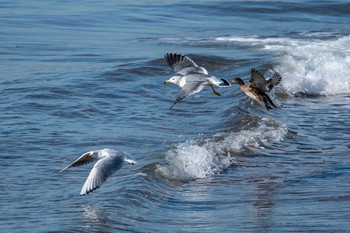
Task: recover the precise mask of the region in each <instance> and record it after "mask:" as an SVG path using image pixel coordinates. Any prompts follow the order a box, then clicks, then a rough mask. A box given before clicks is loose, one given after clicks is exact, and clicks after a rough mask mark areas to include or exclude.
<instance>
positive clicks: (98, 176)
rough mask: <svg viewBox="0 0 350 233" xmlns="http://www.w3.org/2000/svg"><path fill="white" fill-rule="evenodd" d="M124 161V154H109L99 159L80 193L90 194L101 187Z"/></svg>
mask: <svg viewBox="0 0 350 233" xmlns="http://www.w3.org/2000/svg"><path fill="white" fill-rule="evenodd" d="M123 163H124V157H122V156H119V155H118V156H107V157H105V158H103V159H100V160H99V161H97V163H96V164H95V166H94V167H93V168H92V170H91V172H90V174H89V176H88V178H87V179H86V181H85V183H84V185H83V187H82V189H81V191H80V195H85V194H88V193H90V192H92V191H94V190H95V189H97V188H99V187H100V186H101V185H102V184H103V183H104V182H105V181H106V180H107V179H108V177H110V176H111V175H113V174H114V173H115V172H116V171H118V170H119V169H120V168H121V167H122V166H123Z"/></svg>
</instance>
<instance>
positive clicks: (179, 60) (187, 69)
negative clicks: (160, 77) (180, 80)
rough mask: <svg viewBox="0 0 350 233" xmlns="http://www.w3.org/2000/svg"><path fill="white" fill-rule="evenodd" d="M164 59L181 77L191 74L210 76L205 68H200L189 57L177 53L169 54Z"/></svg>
mask: <svg viewBox="0 0 350 233" xmlns="http://www.w3.org/2000/svg"><path fill="white" fill-rule="evenodd" d="M164 59H165V61H166V62H167V63H168V65H169V66H170V67H171V68H172V69H173V70H174V71H175V72H176V73H179V74H181V75H187V74H190V73H201V74H208V71H207V70H206V69H205V68H203V67H200V66H198V65H197V64H196V63H195V62H194V61H192V59H190V58H189V57H187V56H183V55H181V54H177V53H167V54H166V55H165V56H164Z"/></svg>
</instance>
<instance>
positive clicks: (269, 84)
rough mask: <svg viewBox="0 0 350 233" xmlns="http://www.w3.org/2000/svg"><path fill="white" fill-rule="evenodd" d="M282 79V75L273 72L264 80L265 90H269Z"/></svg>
mask: <svg viewBox="0 0 350 233" xmlns="http://www.w3.org/2000/svg"><path fill="white" fill-rule="evenodd" d="M281 80H282V75H281V74H280V73H278V72H275V73H274V74H273V75H272V77H271V78H270V79H268V80H266V84H267V85H266V91H268V92H269V91H271V90H272V88H273V87H274V86H276V85H277V84H279V83H280V82H281Z"/></svg>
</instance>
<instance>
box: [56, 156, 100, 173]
mask: <svg viewBox="0 0 350 233" xmlns="http://www.w3.org/2000/svg"><path fill="white" fill-rule="evenodd" d="M93 155H94V151H89V152H86V153H84V154H82V155H81V156H80V157H79V158H77V159H76V160H75V161H74V162H73V163H71V164H69V165H68V166H67V167H65V168H63V169H62V170H61V171H60V172H63V171H64V170H66V169H68V168H70V167H78V166H81V165H85V164H87V163H91V162H95V161H96V160H97V158H96V157H95V156H93Z"/></svg>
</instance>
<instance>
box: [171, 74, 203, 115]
mask: <svg viewBox="0 0 350 233" xmlns="http://www.w3.org/2000/svg"><path fill="white" fill-rule="evenodd" d="M205 83H206V81H187V82H186V84H185V86H183V88H182V89H181V92H180V93H179V95H178V96H177V97H176V100H175V102H174V104H173V105H172V106H171V107H170V109H171V108H172V107H174V105H175V104H177V103H178V102H179V101H181V100H183V99H184V98H185V97H187V96H190V95H193V94H195V93H197V92H200V91H201V90H202V89H203V88H204V85H202V84H205Z"/></svg>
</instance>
